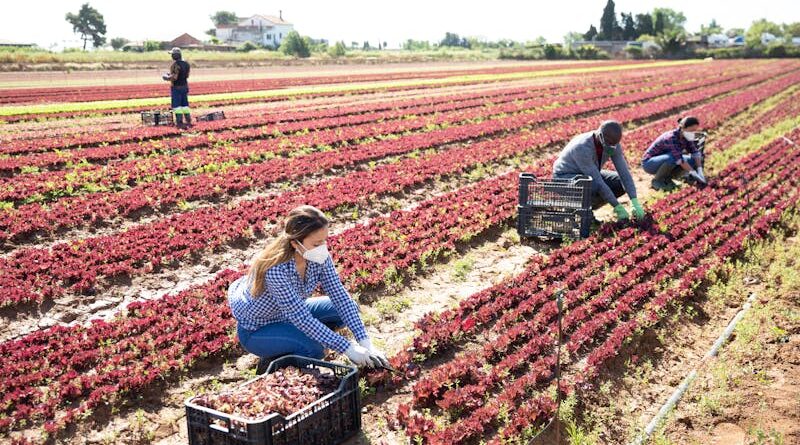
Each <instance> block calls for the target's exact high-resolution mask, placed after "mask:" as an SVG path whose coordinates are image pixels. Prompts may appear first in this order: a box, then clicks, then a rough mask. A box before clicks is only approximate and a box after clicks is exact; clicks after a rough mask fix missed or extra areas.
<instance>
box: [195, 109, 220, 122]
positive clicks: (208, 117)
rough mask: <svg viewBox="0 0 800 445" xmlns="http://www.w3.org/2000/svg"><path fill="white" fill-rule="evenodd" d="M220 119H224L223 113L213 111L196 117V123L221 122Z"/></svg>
mask: <svg viewBox="0 0 800 445" xmlns="http://www.w3.org/2000/svg"><path fill="white" fill-rule="evenodd" d="M222 119H225V112H224V111H213V112H211V113H207V114H204V115H202V116H198V117H197V121H198V122H211V121H221V120H222Z"/></svg>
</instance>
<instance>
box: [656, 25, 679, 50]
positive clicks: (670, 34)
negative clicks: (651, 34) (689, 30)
mask: <svg viewBox="0 0 800 445" xmlns="http://www.w3.org/2000/svg"><path fill="white" fill-rule="evenodd" d="M656 43H657V44H658V46H660V47H661V53H662V54H663V55H665V56H674V55H676V54H678V53H679V52H680V51H681V50H682V49H683V45H684V44H685V43H686V34H685V33H684V32H683V31H680V30H678V29H668V30H666V31H664V32H663V33H661V34H659V35H657V36H656Z"/></svg>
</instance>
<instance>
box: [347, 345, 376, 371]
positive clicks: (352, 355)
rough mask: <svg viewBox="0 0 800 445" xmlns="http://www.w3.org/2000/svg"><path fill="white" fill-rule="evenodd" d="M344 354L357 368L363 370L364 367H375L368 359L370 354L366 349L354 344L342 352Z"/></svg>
mask: <svg viewBox="0 0 800 445" xmlns="http://www.w3.org/2000/svg"><path fill="white" fill-rule="evenodd" d="M344 354H345V355H346V356H347V358H348V359H350V361H351V362H353V364H354V365H356V366H358V367H359V368H363V367H364V366H366V367H368V368H373V367H374V366H375V365H374V364H373V363H372V359H370V353H369V351H368V350H367V348H365V347H363V346H360V345H357V344H355V343H350V347H349V348H347V350H346V351H344Z"/></svg>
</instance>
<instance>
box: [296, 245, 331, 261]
mask: <svg viewBox="0 0 800 445" xmlns="http://www.w3.org/2000/svg"><path fill="white" fill-rule="evenodd" d="M298 244H300V247H302V248H303V250H305V252H303V258H305V259H307V260H308V261H311V262H312V263H317V264H323V263H324V262H325V260H327V259H328V256H330V254H329V253H328V245H327V244H323V245H321V246H317V247H315V248H313V249H306V247H305V246H304V245H302V244H301V243H298Z"/></svg>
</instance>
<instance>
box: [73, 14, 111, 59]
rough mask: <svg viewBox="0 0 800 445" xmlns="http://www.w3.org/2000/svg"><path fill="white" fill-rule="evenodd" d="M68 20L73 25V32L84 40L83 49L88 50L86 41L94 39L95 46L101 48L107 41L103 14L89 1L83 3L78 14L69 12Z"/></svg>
mask: <svg viewBox="0 0 800 445" xmlns="http://www.w3.org/2000/svg"><path fill="white" fill-rule="evenodd" d="M66 20H67V21H68V22H69V24H70V25H72V32H74V33H76V34H80V35H81V40H83V50H84V51H86V42H88V41H89V40H91V41H92V45H93V46H94V47H95V48H99V47H101V46H103V45H104V44H105V43H106V38H105V34H106V23H105V20H104V19H103V14H100V13H99V12H98V11H97V10H96V9H94V8H92V7H91V6H89V4H88V3H84V4H83V5H81V9H80V10H79V11H78V14H73V13H71V12H68V13H67V15H66Z"/></svg>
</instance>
